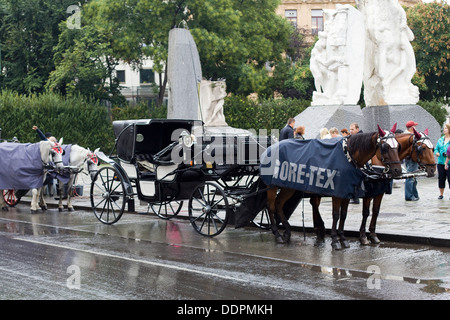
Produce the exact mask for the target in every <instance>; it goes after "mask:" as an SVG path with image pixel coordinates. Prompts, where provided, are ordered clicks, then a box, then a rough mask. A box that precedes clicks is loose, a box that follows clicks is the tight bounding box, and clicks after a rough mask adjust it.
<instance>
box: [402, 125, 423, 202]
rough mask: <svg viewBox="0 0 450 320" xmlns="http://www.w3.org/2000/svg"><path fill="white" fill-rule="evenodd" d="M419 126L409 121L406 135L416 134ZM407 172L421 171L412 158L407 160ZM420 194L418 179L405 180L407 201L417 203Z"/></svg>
mask: <svg viewBox="0 0 450 320" xmlns="http://www.w3.org/2000/svg"><path fill="white" fill-rule="evenodd" d="M417 125H418V123H417V122H414V121H412V120H411V121H408V122H407V123H406V131H405V133H411V134H414V130H413V129H415V128H416V126H417ZM405 166H406V172H407V173H411V172H414V171H417V170H418V169H419V164H418V163H417V162H414V161H412V159H411V157H407V158H406V159H405ZM419 199H420V198H419V193H418V191H417V179H416V178H415V177H413V178H408V179H406V180H405V200H406V201H417V200H419Z"/></svg>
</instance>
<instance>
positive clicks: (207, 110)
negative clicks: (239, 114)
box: [200, 80, 227, 127]
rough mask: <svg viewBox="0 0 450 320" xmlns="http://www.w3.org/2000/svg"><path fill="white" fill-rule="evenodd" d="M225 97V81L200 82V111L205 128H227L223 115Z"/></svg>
mask: <svg viewBox="0 0 450 320" xmlns="http://www.w3.org/2000/svg"><path fill="white" fill-rule="evenodd" d="M226 95H227V91H226V84H225V81H209V80H202V82H201V84H200V109H201V114H202V120H203V122H204V124H205V126H208V127H220V126H227V123H226V121H225V116H224V114H223V104H224V99H225V97H226Z"/></svg>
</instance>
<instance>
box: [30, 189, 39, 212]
mask: <svg viewBox="0 0 450 320" xmlns="http://www.w3.org/2000/svg"><path fill="white" fill-rule="evenodd" d="M38 197H39V190H38V189H33V190H31V213H37V209H38Z"/></svg>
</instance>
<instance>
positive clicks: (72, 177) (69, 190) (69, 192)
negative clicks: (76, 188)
mask: <svg viewBox="0 0 450 320" xmlns="http://www.w3.org/2000/svg"><path fill="white" fill-rule="evenodd" d="M74 180H75V175H74V174H71V175H70V179H69V182H68V183H67V210H69V211H74V209H73V206H72V193H73V183H74Z"/></svg>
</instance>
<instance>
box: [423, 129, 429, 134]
mask: <svg viewBox="0 0 450 320" xmlns="http://www.w3.org/2000/svg"><path fill="white" fill-rule="evenodd" d="M423 133H425V135H426V136H427V135H428V128H426V129H425V131H424V132H423Z"/></svg>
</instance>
